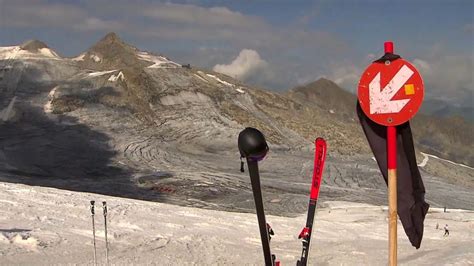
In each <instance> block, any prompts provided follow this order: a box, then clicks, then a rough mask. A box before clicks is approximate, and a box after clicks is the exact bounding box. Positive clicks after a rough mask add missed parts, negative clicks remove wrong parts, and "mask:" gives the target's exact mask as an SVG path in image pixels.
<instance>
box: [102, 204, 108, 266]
mask: <svg viewBox="0 0 474 266" xmlns="http://www.w3.org/2000/svg"><path fill="white" fill-rule="evenodd" d="M102 209H103V211H104V233H105V263H106V264H105V265H109V242H108V240H107V202H106V201H103V202H102Z"/></svg>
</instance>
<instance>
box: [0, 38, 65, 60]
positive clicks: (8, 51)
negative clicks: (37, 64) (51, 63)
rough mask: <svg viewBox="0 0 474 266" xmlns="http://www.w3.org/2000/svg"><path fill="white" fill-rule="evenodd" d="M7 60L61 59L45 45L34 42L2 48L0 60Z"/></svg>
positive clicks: (0, 49)
mask: <svg viewBox="0 0 474 266" xmlns="http://www.w3.org/2000/svg"><path fill="white" fill-rule="evenodd" d="M7 59H61V57H60V56H59V55H58V54H57V53H56V52H55V51H53V50H52V49H50V48H49V47H48V46H46V45H45V44H44V43H42V42H40V41H37V40H32V41H28V42H25V43H24V44H22V45H19V46H6V47H0V60H7Z"/></svg>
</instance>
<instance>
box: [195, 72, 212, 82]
mask: <svg viewBox="0 0 474 266" xmlns="http://www.w3.org/2000/svg"><path fill="white" fill-rule="evenodd" d="M194 76H196V77H197V78H198V79H200V80H202V81H204V82H206V83H209V81H207V80H205V79H204V78H203V77H201V76H199V75H198V74H194Z"/></svg>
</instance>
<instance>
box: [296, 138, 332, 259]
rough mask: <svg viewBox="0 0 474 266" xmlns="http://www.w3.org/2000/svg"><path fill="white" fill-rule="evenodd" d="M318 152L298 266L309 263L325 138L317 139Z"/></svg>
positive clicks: (316, 152)
mask: <svg viewBox="0 0 474 266" xmlns="http://www.w3.org/2000/svg"><path fill="white" fill-rule="evenodd" d="M314 144H315V146H316V150H315V153H314V170H313V180H312V183H311V192H310V195H309V207H308V217H307V218H306V226H305V227H304V228H303V230H301V233H300V234H299V236H298V238H299V239H302V241H303V250H302V252H301V258H300V259H299V260H298V262H297V263H296V265H297V266H300V265H301V266H306V265H307V263H308V254H309V247H310V242H311V233H312V230H313V222H314V214H315V213H316V204H317V201H318V195H319V188H320V186H321V180H322V177H323V170H324V162H325V161H326V141H325V140H324V139H323V138H317V139H316V140H315V141H314Z"/></svg>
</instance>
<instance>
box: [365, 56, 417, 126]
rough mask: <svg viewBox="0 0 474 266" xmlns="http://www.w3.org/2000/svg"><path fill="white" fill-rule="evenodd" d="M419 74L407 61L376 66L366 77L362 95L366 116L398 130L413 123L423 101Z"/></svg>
mask: <svg viewBox="0 0 474 266" xmlns="http://www.w3.org/2000/svg"><path fill="white" fill-rule="evenodd" d="M423 95H424V86H423V80H422V79H421V76H420V73H418V70H416V68H415V67H414V66H413V65H412V64H410V63H409V62H407V61H405V60H403V59H396V60H394V61H385V62H380V63H379V62H374V63H372V64H371V65H370V66H369V67H367V69H366V70H365V71H364V73H363V74H362V76H361V78H360V81H359V88H358V95H357V97H358V98H359V103H360V106H361V107H362V110H363V111H364V113H365V114H366V115H367V116H368V117H369V118H370V119H371V120H372V121H374V122H375V123H377V124H381V125H384V126H397V125H400V124H403V123H405V122H407V121H408V120H410V119H411V118H412V117H413V116H414V115H415V114H416V112H418V109H420V106H421V103H422V101H423Z"/></svg>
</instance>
